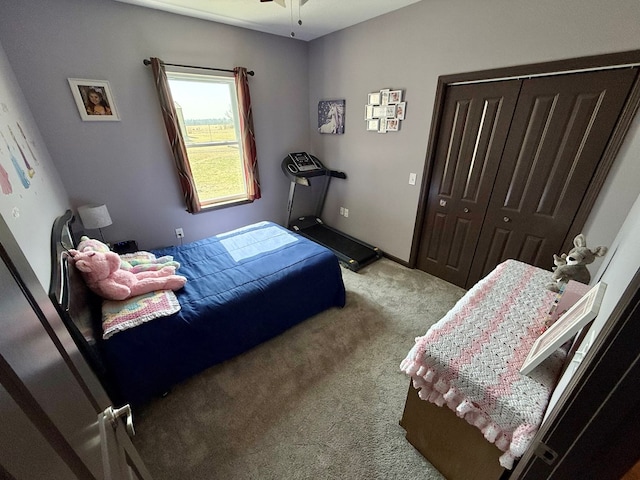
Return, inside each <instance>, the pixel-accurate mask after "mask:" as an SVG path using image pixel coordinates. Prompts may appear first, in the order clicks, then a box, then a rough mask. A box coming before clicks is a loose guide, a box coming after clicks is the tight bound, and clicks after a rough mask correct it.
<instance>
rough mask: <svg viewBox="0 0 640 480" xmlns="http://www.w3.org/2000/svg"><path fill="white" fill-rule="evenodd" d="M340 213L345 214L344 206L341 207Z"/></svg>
mask: <svg viewBox="0 0 640 480" xmlns="http://www.w3.org/2000/svg"><path fill="white" fill-rule="evenodd" d="M340 215H342V216H344V207H340Z"/></svg>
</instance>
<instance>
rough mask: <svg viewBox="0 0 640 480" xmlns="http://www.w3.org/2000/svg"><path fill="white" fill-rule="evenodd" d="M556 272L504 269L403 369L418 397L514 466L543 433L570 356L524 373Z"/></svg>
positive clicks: (439, 326) (437, 327)
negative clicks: (465, 425) (463, 424)
mask: <svg viewBox="0 0 640 480" xmlns="http://www.w3.org/2000/svg"><path fill="white" fill-rule="evenodd" d="M550 278H551V272H549V271H546V270H542V269H540V268H537V267H532V266H531V265H527V264H525V263H522V262H518V261H516V260H507V261H505V262H503V263H501V264H500V265H498V266H497V267H496V268H495V269H494V270H493V271H492V272H491V273H490V274H489V275H487V276H486V277H485V278H484V279H482V280H480V281H479V282H478V283H477V284H476V285H474V286H473V288H471V290H469V291H468V292H467V293H466V294H465V295H464V297H462V298H461V299H460V300H459V301H458V303H456V305H455V306H454V307H453V308H452V309H451V310H450V311H449V312H448V313H447V314H446V315H445V316H444V317H443V318H442V319H441V320H440V321H438V322H437V323H436V324H434V325H433V326H432V327H431V328H430V329H429V330H428V331H427V333H426V335H424V336H422V337H418V338H416V343H415V345H414V346H413V348H412V349H411V351H410V352H409V354H408V355H407V357H406V358H405V359H404V360H403V361H402V363H401V364H400V368H401V370H402V371H403V372H405V373H406V374H407V375H410V376H411V378H412V379H413V385H414V387H415V388H416V389H418V391H419V392H418V393H419V395H420V398H422V399H423V400H427V401H430V402H432V403H435V404H436V405H439V406H443V405H447V406H448V407H449V408H450V409H451V410H453V411H454V412H455V413H456V414H457V415H458V416H459V417H461V418H464V419H465V420H466V421H467V422H469V423H470V424H472V425H475V426H476V427H478V428H479V429H480V430H481V431H482V433H483V434H484V436H485V438H486V439H487V440H488V441H490V442H492V443H495V445H496V446H497V447H498V448H499V449H500V450H502V451H503V452H504V454H503V455H502V456H501V457H500V464H501V465H502V466H503V467H504V468H508V469H510V468H512V467H513V462H514V460H515V459H517V458H520V457H521V456H522V455H523V454H524V452H525V451H526V449H527V448H528V446H529V444H530V443H531V440H532V439H533V437H534V435H535V434H536V432H537V431H538V428H539V427H540V423H541V422H542V418H543V416H544V412H545V409H546V407H547V404H548V402H549V397H550V395H551V392H552V391H553V389H554V387H555V385H556V382H557V380H558V377H559V374H560V370H561V368H562V365H563V363H564V360H565V357H566V353H565V352H564V351H562V350H558V351H557V352H555V353H554V354H552V355H551V356H550V357H549V358H547V359H546V360H545V361H544V362H543V363H542V364H541V365H540V366H538V367H537V368H536V369H535V370H534V371H533V372H531V373H530V374H529V375H528V376H527V375H522V374H520V372H519V369H520V367H521V366H522V362H523V361H524V359H525V358H526V356H527V354H528V353H529V350H530V349H531V346H532V345H533V342H534V341H535V340H536V338H538V336H539V335H540V334H541V332H542V330H543V328H544V322H545V320H546V318H547V313H548V311H549V309H550V307H551V305H552V303H553V301H554V299H555V294H554V293H553V292H551V291H549V290H547V289H546V288H545V285H546V284H548V283H549V279H550Z"/></svg>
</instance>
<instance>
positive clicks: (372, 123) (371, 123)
mask: <svg viewBox="0 0 640 480" xmlns="http://www.w3.org/2000/svg"><path fill="white" fill-rule="evenodd" d="M379 128H380V119H379V118H372V119H370V120H367V130H369V131H375V132H377V131H378V129H379Z"/></svg>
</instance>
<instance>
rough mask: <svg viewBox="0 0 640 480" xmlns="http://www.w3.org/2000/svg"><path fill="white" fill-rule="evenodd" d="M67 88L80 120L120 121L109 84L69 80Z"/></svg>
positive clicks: (80, 79) (76, 79) (82, 79)
mask: <svg viewBox="0 0 640 480" xmlns="http://www.w3.org/2000/svg"><path fill="white" fill-rule="evenodd" d="M69 86H70V87H71V93H72V94H73V99H74V100H75V102H76V106H77V107H78V112H79V113H80V118H82V120H84V121H89V122H91V121H93V122H108V121H118V120H120V117H119V116H118V110H117V109H116V104H115V101H114V99H113V93H111V87H110V86H109V82H107V81H106V80H87V79H84V78H69Z"/></svg>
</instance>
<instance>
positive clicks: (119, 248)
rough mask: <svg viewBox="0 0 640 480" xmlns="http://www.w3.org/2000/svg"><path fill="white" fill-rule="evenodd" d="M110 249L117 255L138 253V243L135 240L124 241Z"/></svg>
mask: <svg viewBox="0 0 640 480" xmlns="http://www.w3.org/2000/svg"><path fill="white" fill-rule="evenodd" d="M111 249H112V250H113V251H114V252H116V253H117V254H118V255H120V254H123V253H134V252H137V251H138V242H136V241H135V240H125V241H124V242H118V243H114V244H113V246H112V247H111Z"/></svg>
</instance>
